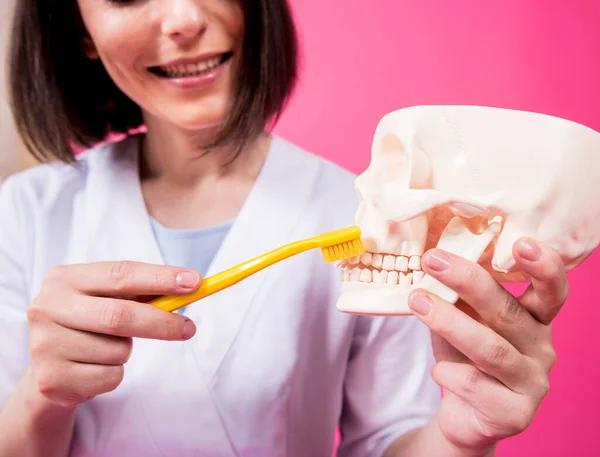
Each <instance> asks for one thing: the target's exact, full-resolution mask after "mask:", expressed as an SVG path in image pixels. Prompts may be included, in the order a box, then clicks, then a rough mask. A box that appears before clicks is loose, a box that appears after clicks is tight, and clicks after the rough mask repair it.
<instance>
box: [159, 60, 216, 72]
mask: <svg viewBox="0 0 600 457" xmlns="http://www.w3.org/2000/svg"><path fill="white" fill-rule="evenodd" d="M220 63H221V58H220V57H213V58H212V59H208V60H203V61H202V62H198V63H188V64H185V65H170V66H168V67H160V69H161V70H162V71H164V72H165V73H166V74H167V75H169V76H194V75H197V74H199V73H203V72H206V71H210V70H213V69H215V68H217V67H218V66H219V64H220Z"/></svg>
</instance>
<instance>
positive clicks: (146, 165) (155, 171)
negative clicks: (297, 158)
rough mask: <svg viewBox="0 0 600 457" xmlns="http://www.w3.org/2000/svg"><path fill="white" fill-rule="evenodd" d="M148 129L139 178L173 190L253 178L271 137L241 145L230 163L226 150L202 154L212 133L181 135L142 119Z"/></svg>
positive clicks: (144, 141) (266, 136) (185, 133)
mask: <svg viewBox="0 0 600 457" xmlns="http://www.w3.org/2000/svg"><path fill="white" fill-rule="evenodd" d="M145 123H146V127H147V129H148V131H147V133H146V135H145V136H144V140H143V142H142V151H141V165H142V166H141V178H142V180H144V181H148V180H150V181H154V182H156V181H160V182H162V183H163V184H167V185H172V186H175V187H194V186H196V185H197V184H199V183H200V182H202V181H206V180H219V179H221V178H229V177H234V176H236V175H240V177H245V178H250V179H253V178H256V176H257V175H258V172H259V171H260V168H261V167H262V164H263V163H264V161H265V159H266V156H267V152H268V149H269V144H270V140H271V137H270V135H268V134H267V133H264V134H262V135H260V136H259V137H258V138H256V139H253V140H251V141H249V142H248V144H246V145H244V147H243V149H242V150H241V152H240V154H239V155H238V157H237V158H236V159H235V160H233V161H231V158H232V157H233V155H232V154H233V153H234V151H233V149H232V148H231V147H229V146H226V147H220V148H215V149H211V150H206V148H205V147H204V146H203V145H206V144H208V142H209V141H210V139H211V138H212V137H213V135H214V134H215V131H216V130H215V129H207V130H202V131H199V132H198V131H185V130H182V129H179V128H177V127H174V126H171V125H166V124H165V123H160V122H155V121H154V120H152V119H145Z"/></svg>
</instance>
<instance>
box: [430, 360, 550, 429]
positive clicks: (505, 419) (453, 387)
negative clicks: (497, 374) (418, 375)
mask: <svg viewBox="0 0 600 457" xmlns="http://www.w3.org/2000/svg"><path fill="white" fill-rule="evenodd" d="M431 375H432V378H433V379H434V381H435V382H436V383H437V384H439V385H440V386H441V387H443V388H444V389H447V390H448V391H450V392H452V393H453V394H455V395H456V396H458V397H459V398H461V399H463V400H464V401H465V402H467V403H468V404H469V405H471V406H472V407H473V409H474V410H475V411H476V414H475V420H476V421H477V425H478V428H479V429H480V432H481V434H482V435H483V436H484V437H486V438H498V439H500V438H504V437H506V436H512V435H516V434H518V433H520V432H522V431H523V430H525V429H526V428H527V427H529V425H530V424H531V422H532V421H533V418H534V415H535V412H536V410H537V407H538V405H539V402H541V398H539V397H538V398H539V401H538V398H535V397H531V396H525V395H521V394H519V393H515V392H511V391H510V390H507V389H506V388H505V387H504V386H503V385H502V384H501V383H499V382H498V381H497V380H496V379H494V378H492V377H491V376H489V375H487V374H486V373H484V372H482V371H480V370H479V369H478V368H477V367H475V366H473V365H470V364H465V363H454V362H440V363H438V364H437V365H435V366H434V367H433V368H432V370H431ZM546 392H547V389H546V390H545V391H544V395H545V393H546Z"/></svg>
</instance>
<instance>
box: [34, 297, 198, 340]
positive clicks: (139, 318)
mask: <svg viewBox="0 0 600 457" xmlns="http://www.w3.org/2000/svg"><path fill="white" fill-rule="evenodd" d="M60 298H63V297H62V296H61V297H60ZM46 299H47V298H46ZM47 300H50V299H47ZM51 300H57V298H52V299H51ZM65 300H66V303H64V304H63V306H59V305H60V304H55V303H47V302H45V299H44V297H38V298H36V299H35V300H34V301H33V302H32V303H31V304H30V306H29V307H28V310H27V317H28V320H29V323H30V325H32V326H34V325H35V324H45V323H48V322H56V323H57V324H59V325H61V326H63V327H67V328H70V329H77V330H83V331H86V332H94V333H100V334H104V335H113V336H121V337H138V338H152V339H158V340H171V341H172V340H187V339H189V338H191V337H192V336H193V335H194V334H195V332H196V326H195V325H194V323H193V322H192V321H191V320H190V319H188V318H187V317H185V316H181V315H179V314H175V313H167V312H165V311H163V310H161V309H159V308H157V307H155V306H152V305H149V304H146V303H139V302H135V301H127V300H120V299H114V298H98V297H88V296H85V295H81V296H80V295H69V296H67V297H66V298H65Z"/></svg>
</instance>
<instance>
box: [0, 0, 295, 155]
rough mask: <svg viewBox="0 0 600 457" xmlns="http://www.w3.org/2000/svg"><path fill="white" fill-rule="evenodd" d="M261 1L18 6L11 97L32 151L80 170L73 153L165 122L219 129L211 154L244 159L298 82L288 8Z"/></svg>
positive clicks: (31, 0) (93, 0) (25, 1)
mask: <svg viewBox="0 0 600 457" xmlns="http://www.w3.org/2000/svg"><path fill="white" fill-rule="evenodd" d="M254 3H255V2H254V1H252V0H246V1H242V2H232V1H211V2H208V4H209V5H210V6H209V7H208V8H203V9H199V8H196V7H194V5H193V2H185V1H180V2H148V1H135V0H131V1H103V2H100V1H97V0H79V1H78V2H77V1H70V2H66V3H65V2H52V1H51V2H39V1H36V0H22V1H19V2H18V4H17V14H16V18H17V23H16V30H17V33H16V34H15V36H14V37H13V40H14V43H13V46H12V54H11V56H10V60H11V73H12V78H11V93H12V97H13V103H14V106H15V117H16V123H17V127H18V129H19V130H20V132H21V134H22V135H23V137H24V141H25V143H26V145H27V146H28V148H29V149H30V150H31V152H32V153H33V154H34V155H35V156H36V157H37V158H39V159H47V158H53V157H55V158H59V159H61V160H65V161H72V160H73V149H72V146H73V145H74V144H76V145H78V146H82V147H88V146H91V145H93V144H96V143H98V142H101V141H102V140H104V139H105V138H106V136H107V135H108V134H109V133H128V132H130V131H131V130H132V129H136V128H138V127H139V126H140V125H142V124H147V123H149V122H155V121H156V120H157V119H161V120H166V121H168V122H170V123H172V124H178V125H183V126H184V127H185V128H188V129H197V128H198V127H202V128H205V127H207V126H215V128H216V126H217V125H219V127H218V132H217V134H216V135H215V134H214V132H211V135H210V140H206V139H205V140H206V141H205V144H204V147H205V148H215V147H217V146H224V145H226V144H227V145H229V146H232V145H233V146H235V148H234V149H233V150H234V152H235V153H239V152H240V151H241V149H242V147H243V145H244V144H246V143H249V142H251V140H252V139H253V138H255V137H257V136H258V135H259V134H260V133H261V132H262V131H263V129H264V127H265V125H266V124H269V123H270V122H274V121H276V120H277V118H278V117H279V114H280V112H281V110H282V109H283V107H284V105H285V103H286V102H287V100H288V98H289V96H290V94H291V93H292V91H293V88H294V85H295V82H296V77H297V67H296V65H295V62H296V57H297V43H296V38H295V34H294V27H293V22H292V17H291V13H290V11H289V8H288V5H287V3H286V2H283V1H277V0H260V5H254V6H252V7H250V6H249V5H251V4H254ZM165 8H169V11H168V19H167V20H164V18H165V14H166V13H167V12H166V11H164V9H165ZM43 17H52V18H53V20H52V21H48V22H45V21H43V22H42V21H41V19H40V18H43ZM140 18H143V20H140ZM208 22H210V23H211V27H207V23H208ZM38 30H39V31H41V35H38V34H37V31H38ZM157 32H158V34H157ZM199 35H202V41H201V45H199V41H198V39H197V37H198V36H199ZM157 36H167V37H169V38H170V39H169V40H165V41H163V42H160V43H159V42H157V40H156V37H157ZM274 62H277V65H275V64H274ZM74 68H76V69H77V71H73V69H74ZM23 74H29V75H31V77H30V78H20V77H19V75H23ZM90 88H93V89H90ZM194 98H195V99H196V100H198V101H199V103H190V102H193V100H194Z"/></svg>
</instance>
